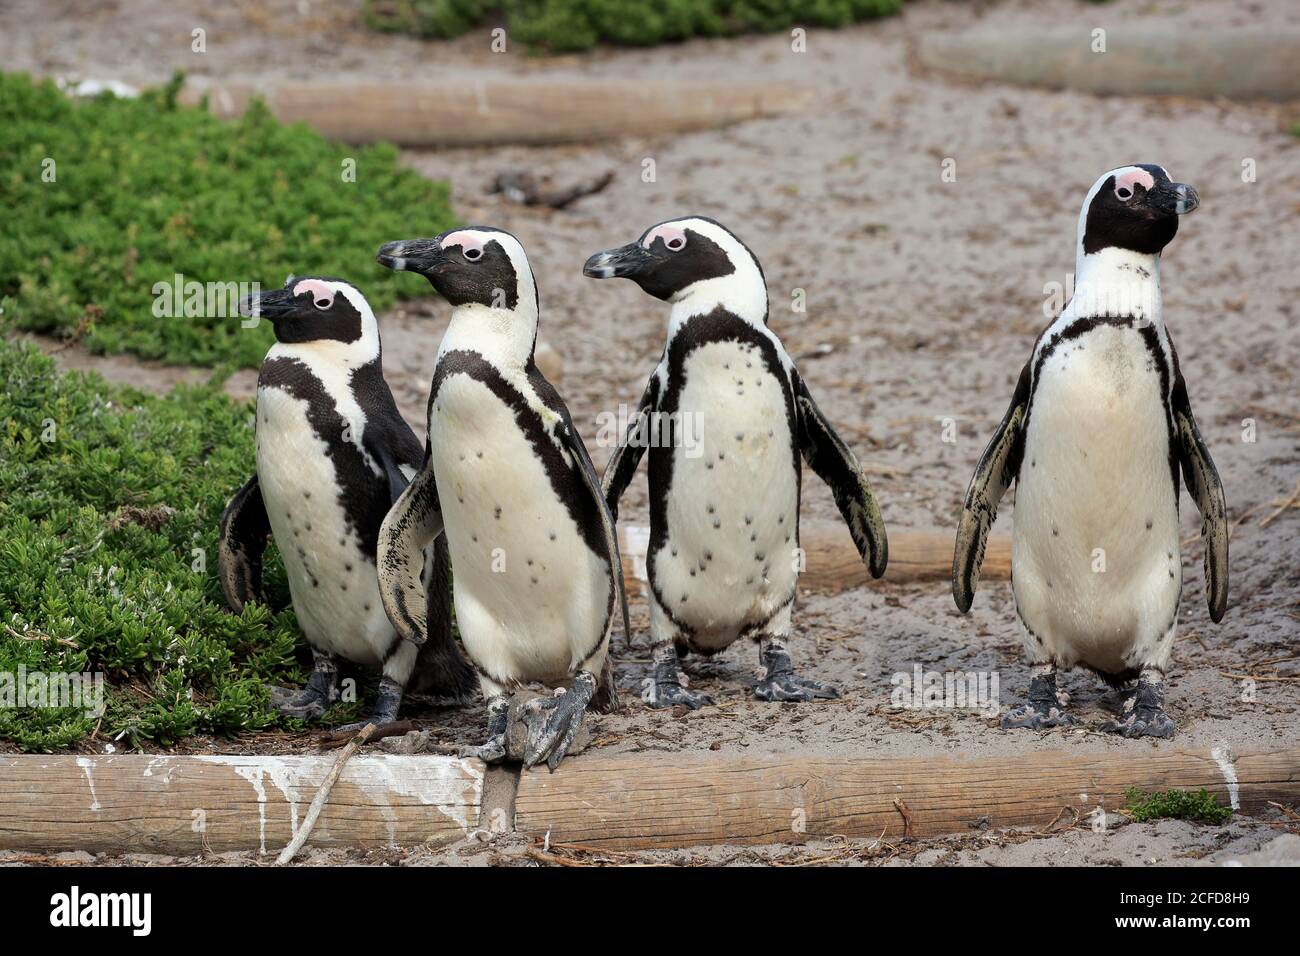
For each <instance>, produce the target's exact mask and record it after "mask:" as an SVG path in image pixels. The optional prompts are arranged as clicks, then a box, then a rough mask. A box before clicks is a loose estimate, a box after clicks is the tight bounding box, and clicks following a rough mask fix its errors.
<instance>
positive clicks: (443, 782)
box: [0, 754, 483, 854]
mask: <svg viewBox="0 0 1300 956" xmlns="http://www.w3.org/2000/svg"><path fill="white" fill-rule="evenodd" d="M333 762H334V757H333V755H329V756H310V757H263V756H213V757H205V756H148V755H136V754H126V755H120V756H96V757H73V756H9V757H6V756H0V849H27V850H86V851H89V852H102V851H108V852H124V851H133V852H152V853H196V852H199V851H201V850H204V849H210V850H212V851H216V852H221V851H225V850H255V851H258V852H260V853H269V854H275V853H277V852H278V851H279V850H280V849H281V848H283V847H284V846H285V844H287V843H288V842H289V840H290V839H292V837H293V835H294V834H295V833H296V832H297V828H298V824H299V822H300V821H301V819H302V817H303V815H304V814H305V813H306V811H307V806H308V804H310V803H311V799H312V797H313V796H315V793H316V788H317V787H318V786H319V784H320V782H321V781H322V780H323V779H324V777H325V774H326V773H327V772H328V770H329V768H330V765H331V764H332V763H333ZM482 789H483V764H482V763H480V762H479V761H475V760H459V759H456V758H453V757H435V756H395V755H375V756H369V755H362V756H357V757H353V758H352V759H351V760H350V761H348V763H347V764H346V766H345V767H344V769H343V774H342V776H341V777H340V778H339V782H338V784H337V785H336V786H335V787H334V790H333V791H332V792H331V794H330V799H329V803H328V804H326V806H325V810H324V812H322V814H321V816H320V819H319V820H318V821H317V823H316V826H315V828H314V829H313V830H312V832H311V838H310V840H309V841H308V842H309V843H311V844H314V845H317V846H356V847H372V846H388V845H413V844H420V843H431V844H435V845H441V844H446V843H450V842H453V841H455V840H459V839H461V838H463V837H464V836H465V834H466V833H467V832H469V830H471V829H472V828H474V827H476V826H477V825H478V813H479V800H480V797H481V794H482Z"/></svg>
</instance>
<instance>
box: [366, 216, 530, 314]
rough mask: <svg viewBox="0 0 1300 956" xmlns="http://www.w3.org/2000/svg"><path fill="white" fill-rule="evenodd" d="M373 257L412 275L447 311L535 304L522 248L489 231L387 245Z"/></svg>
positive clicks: (486, 228) (509, 238)
mask: <svg viewBox="0 0 1300 956" xmlns="http://www.w3.org/2000/svg"><path fill="white" fill-rule="evenodd" d="M375 258H376V260H377V261H378V262H379V264H380V265H382V266H387V267H388V268H389V269H394V270H396V271H398V272H418V273H419V274H420V275H422V276H424V277H425V278H426V279H428V280H429V284H430V285H432V286H433V287H434V288H435V289H437V290H438V293H439V294H440V295H441V296H442V297H443V298H445V299H446V300H447V301H448V302H450V303H451V304H452V305H453V306H462V305H481V306H485V307H487V308H489V309H505V310H508V311H513V310H514V309H515V307H516V306H517V305H518V304H519V302H520V300H521V299H522V300H523V301H524V302H526V303H528V304H531V305H533V306H536V304H537V283H536V282H535V281H534V279H533V273H532V268H531V267H530V266H529V264H528V257H527V255H526V254H525V253H524V247H523V244H522V243H520V241H519V240H518V239H516V238H515V237H514V236H512V235H511V234H510V233H508V232H504V231H503V230H500V229H493V228H492V227H490V226H474V227H471V228H466V229H452V230H449V231H448V232H444V233H443V234H442V235H439V236H434V237H433V238H432V239H401V240H398V241H397V242H388V243H385V244H384V245H383V246H381V247H380V249H379V254H378V255H377V256H376V257H375Z"/></svg>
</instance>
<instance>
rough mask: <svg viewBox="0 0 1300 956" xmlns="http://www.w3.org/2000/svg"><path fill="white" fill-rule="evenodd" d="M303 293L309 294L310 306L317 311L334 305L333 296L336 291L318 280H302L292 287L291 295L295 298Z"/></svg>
mask: <svg viewBox="0 0 1300 956" xmlns="http://www.w3.org/2000/svg"><path fill="white" fill-rule="evenodd" d="M304 292H307V293H311V300H312V304H314V305H315V306H316V307H317V308H318V309H328V308H329V307H330V306H331V305H333V304H334V296H335V295H336V294H337V292H338V290H337V289H336V288H335V287H334V286H332V285H331V284H330V283H328V282H323V281H322V280H320V279H303V280H302V281H301V282H298V283H296V284H295V285H294V287H293V294H294V297H295V298H296V297H298V296H300V295H302V294H303V293H304Z"/></svg>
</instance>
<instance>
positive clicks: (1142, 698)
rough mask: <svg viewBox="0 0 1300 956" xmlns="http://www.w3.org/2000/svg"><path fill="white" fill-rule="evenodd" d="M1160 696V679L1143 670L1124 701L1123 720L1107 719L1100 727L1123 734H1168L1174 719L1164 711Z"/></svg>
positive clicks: (1161, 696) (1163, 692)
mask: <svg viewBox="0 0 1300 956" xmlns="http://www.w3.org/2000/svg"><path fill="white" fill-rule="evenodd" d="M1164 699H1165V687H1164V682H1163V681H1159V680H1151V679H1149V678H1148V677H1147V676H1146V675H1145V674H1144V675H1142V676H1141V677H1139V678H1138V682H1137V687H1136V688H1134V690H1133V693H1132V695H1131V696H1129V697H1127V698H1126V699H1125V701H1124V709H1125V711H1127V713H1128V716H1127V717H1125V718H1124V719H1123V720H1109V721H1107V722H1106V723H1104V724H1102V726H1101V729H1102V730H1104V731H1106V732H1107V733H1111V734H1121V735H1122V736H1125V737H1163V738H1169V737H1172V736H1173V735H1174V721H1173V718H1172V717H1170V716H1169V715H1168V714H1167V713H1165V708H1164Z"/></svg>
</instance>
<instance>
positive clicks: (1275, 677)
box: [1219, 671, 1300, 683]
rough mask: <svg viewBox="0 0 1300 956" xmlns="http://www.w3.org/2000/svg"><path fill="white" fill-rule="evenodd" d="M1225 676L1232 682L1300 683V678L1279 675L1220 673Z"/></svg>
mask: <svg viewBox="0 0 1300 956" xmlns="http://www.w3.org/2000/svg"><path fill="white" fill-rule="evenodd" d="M1219 673H1220V674H1221V675H1222V676H1224V677H1228V678H1231V679H1232V680H1253V681H1274V682H1280V683H1287V682H1289V681H1300V676H1296V677H1282V676H1280V675H1278V674H1234V673H1232V672H1231V671H1219Z"/></svg>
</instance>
